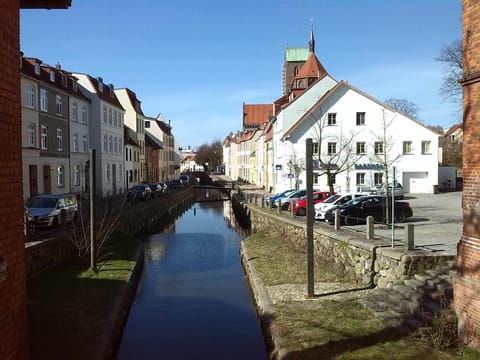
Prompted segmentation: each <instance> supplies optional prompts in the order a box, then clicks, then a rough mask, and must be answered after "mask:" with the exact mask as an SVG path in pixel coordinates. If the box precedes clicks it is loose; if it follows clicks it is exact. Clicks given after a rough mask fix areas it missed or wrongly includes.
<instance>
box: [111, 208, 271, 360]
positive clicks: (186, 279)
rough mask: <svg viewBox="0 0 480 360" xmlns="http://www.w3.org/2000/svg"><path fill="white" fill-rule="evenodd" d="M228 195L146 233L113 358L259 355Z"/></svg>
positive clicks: (261, 356)
mask: <svg viewBox="0 0 480 360" xmlns="http://www.w3.org/2000/svg"><path fill="white" fill-rule="evenodd" d="M233 224H234V218H233V213H232V210H231V206H230V202H227V201H216V202H203V203H194V205H193V206H192V207H191V208H190V209H188V210H187V211H186V212H185V213H183V215H182V216H181V217H180V218H178V219H177V221H176V222H175V223H174V224H172V226H171V227H169V228H168V229H167V230H165V231H163V232H162V233H158V234H155V235H153V236H150V237H149V238H148V240H147V241H146V246H145V265H144V270H143V274H142V277H141V280H140V282H139V284H138V289H137V294H136V296H135V299H134V302H133V304H132V307H131V309H130V313H129V317H128V320H127V324H126V327H125V330H124V333H123V338H122V342H121V344H120V347H119V350H118V354H117V359H142V360H146V359H189V360H190V359H202V360H203V359H209V360H212V359H222V360H223V359H233V360H234V359H266V358H267V355H266V351H265V345H264V342H263V338H262V333H261V330H260V325H259V323H258V319H257V317H256V313H255V309H254V305H253V303H252V299H251V296H250V292H249V288H248V284H247V283H246V281H245V278H244V273H243V269H242V266H241V263H240V256H239V243H240V241H241V239H242V237H243V235H241V233H240V232H237V231H236V230H235V226H234V225H233Z"/></svg>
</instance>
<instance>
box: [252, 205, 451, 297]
mask: <svg viewBox="0 0 480 360" xmlns="http://www.w3.org/2000/svg"><path fill="white" fill-rule="evenodd" d="M243 207H244V210H245V213H248V214H249V215H250V221H251V231H252V232H253V233H255V232H257V231H263V230H267V231H268V230H276V231H280V233H282V234H283V235H284V238H285V239H288V241H291V242H292V243H294V244H295V245H297V246H305V248H306V224H305V222H304V219H303V218H302V219H301V220H300V219H297V220H295V219H294V218H289V217H285V216H282V215H281V214H278V213H277V212H276V211H275V210H269V209H267V208H262V207H259V206H256V205H254V204H252V203H243ZM323 225H325V226H323ZM364 236H365V235H364V234H361V233H356V232H352V231H349V230H348V229H340V230H334V229H332V227H331V226H329V225H326V224H317V225H316V226H315V228H314V232H313V237H314V256H315V259H316V261H320V262H323V263H326V264H329V265H332V266H333V267H334V268H336V269H337V270H339V271H341V272H342V273H344V274H345V275H347V276H349V277H353V278H355V279H357V281H359V282H360V283H362V284H364V285H366V286H378V287H382V288H385V287H389V286H391V285H393V284H395V283H399V282H403V281H404V280H405V279H410V278H412V277H413V276H414V275H415V274H417V273H422V272H424V271H425V270H428V269H435V268H437V267H446V266H448V267H451V266H452V263H454V262H455V256H442V255H432V253H431V252H426V251H422V250H413V251H407V250H406V249H404V248H401V247H399V248H391V247H390V246H389V245H385V243H384V241H378V240H366V239H365V238H364Z"/></svg>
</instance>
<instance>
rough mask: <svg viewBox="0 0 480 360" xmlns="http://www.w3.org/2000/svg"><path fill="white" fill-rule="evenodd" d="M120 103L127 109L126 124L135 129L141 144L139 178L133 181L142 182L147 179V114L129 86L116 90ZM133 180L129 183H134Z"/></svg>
mask: <svg viewBox="0 0 480 360" xmlns="http://www.w3.org/2000/svg"><path fill="white" fill-rule="evenodd" d="M115 95H117V98H118V100H119V101H120V104H122V107H123V108H124V109H125V116H124V124H125V126H127V127H128V128H130V129H131V130H133V131H134V132H135V134H136V137H137V143H138V146H139V150H140V151H139V155H140V156H139V159H138V162H139V163H140V169H139V174H138V178H137V180H133V183H142V182H144V181H146V175H147V171H146V170H147V167H146V164H145V115H144V114H143V111H142V107H141V102H140V100H138V98H137V95H136V94H135V93H134V92H133V91H132V90H130V89H128V88H121V89H116V90H115ZM131 181H132V180H130V181H129V184H132V182H131Z"/></svg>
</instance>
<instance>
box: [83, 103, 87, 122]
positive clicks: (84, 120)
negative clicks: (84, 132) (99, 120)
mask: <svg viewBox="0 0 480 360" xmlns="http://www.w3.org/2000/svg"><path fill="white" fill-rule="evenodd" d="M82 123H84V124H88V109H87V105H82Z"/></svg>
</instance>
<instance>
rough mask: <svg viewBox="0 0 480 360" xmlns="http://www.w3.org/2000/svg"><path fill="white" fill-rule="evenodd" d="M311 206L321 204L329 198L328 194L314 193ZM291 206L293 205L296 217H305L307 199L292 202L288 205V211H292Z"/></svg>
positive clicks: (325, 192) (322, 192)
mask: <svg viewBox="0 0 480 360" xmlns="http://www.w3.org/2000/svg"><path fill="white" fill-rule="evenodd" d="M312 197H313V204H314V205H315V204H318V203H321V202H322V201H324V200H326V199H327V198H329V197H330V192H328V191H314V192H313V194H312ZM292 204H294V208H293V210H294V211H295V214H296V215H299V216H305V215H306V214H307V197H306V196H305V197H303V198H301V199H298V200H295V201H292V202H291V203H290V204H288V211H292Z"/></svg>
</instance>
